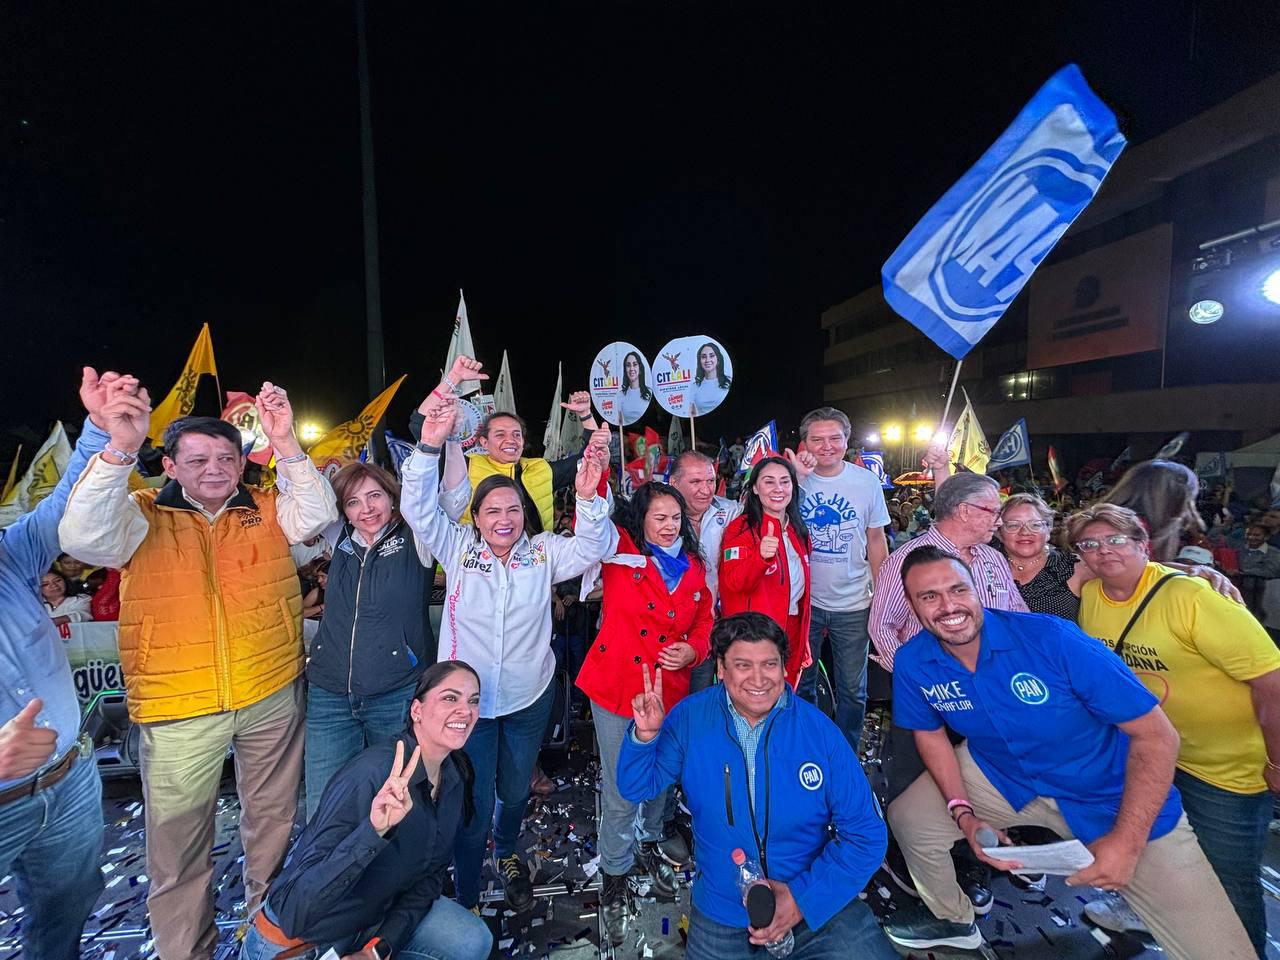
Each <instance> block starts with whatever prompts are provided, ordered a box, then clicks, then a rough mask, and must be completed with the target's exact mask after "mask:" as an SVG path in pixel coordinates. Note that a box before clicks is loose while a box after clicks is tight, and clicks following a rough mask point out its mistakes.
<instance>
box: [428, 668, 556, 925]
mask: <svg viewBox="0 0 1280 960" xmlns="http://www.w3.org/2000/svg"><path fill="white" fill-rule="evenodd" d="M555 698H556V684H555V682H554V680H553V681H552V682H551V683H548V684H547V688H546V689H545V690H543V691H542V694H541V695H540V696H539V697H538V699H537V700H535V701H533V703H531V704H529V706H527V707H525V708H524V709H523V710H517V711H516V712H515V713H509V714H507V715H506V716H505V717H494V718H493V719H488V720H486V719H481V720H480V721H479V722H478V723H477V724H476V727H475V729H474V730H473V731H471V736H470V738H469V739H468V740H467V746H466V751H467V756H469V757H470V758H471V765H472V766H473V767H475V771H476V783H475V800H476V815H475V816H474V817H473V818H472V819H471V823H470V824H467V825H464V826H462V827H460V828H459V829H458V839H457V840H456V841H455V842H454V846H453V867H454V882H455V883H456V885H457V889H458V902H459V903H460V904H462V905H463V906H464V907H467V908H468V909H470V908H471V907H474V906H475V905H476V904H478V903H479V902H480V870H481V867H482V866H483V864H484V854H485V849H486V847H487V846H488V837H489V825H490V824H492V825H493V858H494V860H498V859H500V858H502V857H507V856H510V855H511V854H512V853H513V852H515V849H516V841H517V840H518V839H520V824H521V823H522V822H523V821H524V811H525V807H527V806H528V804H529V778H530V777H531V776H532V775H533V765H534V764H535V763H536V762H537V760H538V751H539V750H540V749H541V747H542V738H543V735H544V734H545V733H546V729H547V718H548V717H549V716H550V715H551V705H552V703H554V702H555ZM495 813H496V816H495Z"/></svg>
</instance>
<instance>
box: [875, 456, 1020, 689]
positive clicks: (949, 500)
mask: <svg viewBox="0 0 1280 960" xmlns="http://www.w3.org/2000/svg"><path fill="white" fill-rule="evenodd" d="M933 513H934V522H933V526H931V527H930V528H929V529H928V530H927V531H926V532H925V533H923V534H921V535H920V536H918V537H916V538H915V539H914V540H908V541H907V542H906V543H904V544H903V545H902V546H901V547H899V548H898V549H896V550H894V551H893V553H891V554H889V557H888V559H887V560H885V562H884V566H883V567H882V568H881V570H880V579H879V582H878V585H877V586H878V589H877V590H876V593H875V596H874V597H872V598H871V627H870V632H871V642H872V644H874V645H875V648H876V653H877V654H878V657H877V658H876V659H877V660H878V662H879V663H880V664H881V665H882V666H883V667H884V668H885V669H886V670H890V671H891V670H893V655H894V653H896V652H897V649H898V648H899V647H900V646H902V645H903V644H904V643H906V642H907V641H908V640H910V639H911V638H912V637H914V636H915V635H916V634H917V633H919V632H920V621H919V620H918V619H916V615H915V613H914V612H913V611H912V609H911V604H910V602H909V601H908V600H907V595H906V593H905V592H904V591H903V589H902V578H901V576H900V575H899V571H900V570H901V569H902V561H903V560H905V559H906V558H907V555H908V554H909V553H911V551H913V550H918V549H920V548H921V547H923V546H925V545H926V544H928V545H931V546H935V547H938V548H939V549H941V550H945V551H946V552H947V553H953V554H955V555H956V556H957V557H959V558H960V559H961V560H963V561H964V563H965V565H966V566H967V567H968V568H969V572H970V573H971V574H972V575H973V582H974V583H975V584H977V587H978V592H979V594H980V595H981V599H982V605H983V606H984V607H988V608H990V609H992V610H1011V611H1014V612H1017V613H1027V612H1028V611H1027V605H1026V603H1025V602H1024V601H1023V599H1022V594H1020V593H1019V592H1018V585H1017V582H1016V581H1015V580H1014V578H1013V571H1012V570H1010V569H1009V561H1008V560H1006V559H1005V557H1004V554H1002V553H1001V552H1000V551H999V550H997V549H995V547H992V546H991V545H990V544H991V538H992V536H993V535H994V534H995V532H996V529H997V528H998V527H999V526H1000V486H999V484H997V483H996V482H995V480H993V479H992V478H991V477H988V476H984V475H983V474H981V473H958V474H956V475H955V476H954V477H948V478H947V481H946V482H945V483H943V484H942V486H940V487H939V488H938V492H937V494H936V495H935V496H934V498H933Z"/></svg>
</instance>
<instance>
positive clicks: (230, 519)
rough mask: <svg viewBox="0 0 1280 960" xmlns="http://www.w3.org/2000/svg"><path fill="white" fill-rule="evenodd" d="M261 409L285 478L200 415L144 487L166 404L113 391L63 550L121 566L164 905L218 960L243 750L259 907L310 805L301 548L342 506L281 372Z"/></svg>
mask: <svg viewBox="0 0 1280 960" xmlns="http://www.w3.org/2000/svg"><path fill="white" fill-rule="evenodd" d="M257 407H258V412H259V415H260V417H261V422H262V428H263V431H264V432H265V433H266V435H267V437H268V438H269V439H270V441H271V443H272V446H273V447H274V448H275V455H276V465H277V468H278V470H279V480H278V483H277V486H276V488H275V489H272V490H260V489H256V488H251V487H247V486H245V485H244V484H243V483H242V482H241V474H242V472H243V470H244V463H245V459H244V456H243V453H242V451H241V447H240V434H239V431H237V430H236V428H235V427H233V426H232V425H231V424H229V423H226V422H224V421H222V420H216V419H214V418H212V417H184V418H182V419H180V420H176V421H174V422H173V423H172V424H170V425H169V427H168V429H167V430H166V431H165V437H164V446H165V452H166V456H165V458H164V469H165V473H166V474H167V475H168V477H169V482H168V483H167V484H165V486H164V487H163V488H161V489H159V490H155V489H147V490H139V491H137V492H136V493H134V494H130V493H129V490H128V476H129V473H130V471H132V469H133V465H134V463H135V461H136V459H137V455H138V450H139V448H140V447H141V446H142V442H143V440H144V439H145V438H146V435H147V428H148V425H149V423H150V413H151V406H150V401H149V398H148V397H147V393H146V390H145V389H139V388H138V387H137V386H136V384H134V385H132V386H129V385H122V386H115V387H114V388H109V390H108V400H107V403H106V405H105V407H104V413H103V416H104V419H105V421H106V427H107V432H108V433H109V434H110V438H111V439H110V441H109V442H108V444H107V446H106V448H105V449H104V450H103V451H102V453H100V454H98V455H97V456H95V457H93V458H92V459H91V460H90V462H89V464H88V466H87V467H86V468H85V471H84V473H83V475H82V476H81V478H80V481H79V483H77V484H76V486H75V488H74V489H73V490H72V492H71V497H70V499H69V501H68V503H67V510H66V512H65V514H64V515H63V519H62V523H61V525H60V526H59V535H60V537H61V541H62V545H63V549H65V550H68V551H70V552H71V553H72V554H73V555H74V556H76V557H79V558H81V559H83V560H86V561H87V562H92V563H96V564H103V565H105V566H109V567H112V568H116V569H119V570H120V574H121V580H120V660H121V664H122V665H123V667H124V673H125V685H126V691H127V693H128V705H129V716H130V719H131V720H133V721H134V722H135V723H137V724H138V725H139V726H140V728H141V747H142V750H141V766H142V789H143V797H144V800H145V813H146V840H147V873H148V874H150V876H151V887H150V893H149V895H148V897H147V906H148V909H149V911H150V913H151V927H152V931H153V933H154V934H155V942H156V950H157V952H158V953H159V955H160V957H161V958H162V960H210V958H212V956H213V952H214V947H215V946H216V943H217V939H218V930H217V926H216V925H215V923H214V909H213V897H212V891H211V889H210V880H211V878H212V873H213V870H212V860H211V858H210V849H211V848H212V845H213V836H214V811H215V808H216V805H217V799H218V782H219V780H220V779H221V775H222V763H223V760H224V759H225V757H226V754H227V750H228V748H229V747H234V748H235V762H236V785H237V789H238V791H239V794H240V805H241V811H242V812H241V818H240V835H241V838H242V840H243V842H244V852H245V857H244V883H245V893H246V896H247V899H248V907H249V909H250V910H253V909H254V908H256V907H257V905H258V902H259V901H260V900H261V898H262V896H263V894H264V893H265V891H266V888H267V883H268V882H269V881H270V880H271V877H272V876H273V875H274V874H275V872H276V870H277V869H278V868H279V866H280V863H281V861H282V860H283V859H284V854H285V850H286V848H287V845H288V841H289V833H290V829H291V828H292V826H293V821H294V817H295V814H296V812H297V802H298V782H299V776H300V774H301V771H302V746H303V729H304V725H303V722H302V711H301V693H300V687H301V684H300V681H299V679H298V677H299V674H300V673H301V670H302V664H303V652H302V628H301V613H302V597H301V594H300V590H299V584H298V576H297V571H296V569H295V567H294V563H293V560H292V558H291V557H290V555H289V545H290V544H291V543H301V542H302V541H304V540H307V539H309V538H310V537H313V536H315V534H317V533H319V532H320V531H321V530H323V529H324V528H325V527H326V526H327V525H328V524H330V523H332V522H333V521H334V520H336V519H337V516H338V513H337V504H336V502H335V499H334V495H333V491H332V489H331V488H330V487H329V483H328V481H326V480H325V479H324V477H322V476H321V475H320V473H319V472H318V471H317V470H316V468H315V466H314V465H313V464H312V463H311V461H310V460H309V459H308V458H307V455H306V454H305V453H303V452H302V448H301V447H300V446H299V445H298V441H297V439H295V437H294V435H293V410H292V408H291V406H290V404H289V399H288V397H287V395H286V394H285V392H284V390H282V389H281V388H279V387H276V386H273V385H272V384H270V383H264V384H263V385H262V392H261V393H259V394H258V397H257Z"/></svg>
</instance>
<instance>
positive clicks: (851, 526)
mask: <svg viewBox="0 0 1280 960" xmlns="http://www.w3.org/2000/svg"><path fill="white" fill-rule="evenodd" d="M800 516H801V517H802V518H803V519H804V523H805V526H806V527H808V528H809V536H810V537H811V538H812V540H813V553H814V559H815V560H817V561H818V562H819V563H822V562H824V560H823V555H825V556H826V557H830V558H834V557H839V558H841V559H842V560H843V559H846V558H848V556H849V545H850V544H851V543H853V541H854V539H855V538H856V537H857V535H858V510H857V508H856V507H854V505H853V504H852V503H850V502H849V500H848V499H847V498H846V497H844V496H842V495H841V494H838V493H836V494H827V493H826V492H824V491H821V490H819V491H817V492H816V493H811V494H809V496H807V497H805V498H804V500H802V501H801V503H800ZM825 562H828V563H829V562H831V561H830V560H827V561H825Z"/></svg>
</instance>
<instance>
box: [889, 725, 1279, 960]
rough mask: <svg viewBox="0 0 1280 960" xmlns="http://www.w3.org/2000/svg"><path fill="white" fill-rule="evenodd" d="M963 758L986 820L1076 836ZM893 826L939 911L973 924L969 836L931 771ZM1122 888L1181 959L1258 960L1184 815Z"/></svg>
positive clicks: (960, 750)
mask: <svg viewBox="0 0 1280 960" xmlns="http://www.w3.org/2000/svg"><path fill="white" fill-rule="evenodd" d="M956 759H957V760H958V761H959V762H960V773H961V774H962V776H963V777H964V785H965V790H966V792H967V793H968V796H969V800H970V802H971V803H972V804H973V809H974V812H975V813H976V814H977V816H978V817H979V818H980V819H982V820H985V821H986V822H987V823H989V824H991V825H992V826H993V827H995V828H996V829H998V830H1003V829H1005V828H1007V827H1012V826H1018V825H1033V824H1034V825H1036V826H1041V827H1047V828H1048V829H1050V830H1052V831H1054V833H1057V834H1059V835H1060V836H1061V837H1062V838H1063V839H1070V838H1071V836H1072V833H1071V828H1070V827H1068V826H1067V823H1066V821H1065V820H1064V819H1063V818H1062V814H1061V813H1060V812H1059V810H1058V805H1057V803H1055V802H1054V801H1053V800H1050V799H1046V798H1044V797H1039V798H1037V799H1035V800H1032V801H1031V803H1029V804H1027V806H1025V807H1024V808H1023V809H1022V810H1020V811H1015V810H1014V809H1013V808H1012V807H1011V806H1009V803H1008V801H1006V800H1005V799H1004V797H1002V796H1001V795H1000V793H999V791H997V790H996V788H995V787H993V786H992V785H991V781H989V780H988V779H987V778H986V775H985V774H983V772H982V771H981V770H980V769H979V768H978V765H977V764H976V763H974V761H973V758H972V757H970V756H969V750H968V748H967V747H966V746H959V747H957V748H956ZM889 825H890V827H891V828H892V829H893V835H894V836H895V837H896V838H897V840H898V845H899V846H900V847H901V848H902V852H903V855H904V856H905V857H906V860H907V867H908V869H910V871H911V879H912V880H914V881H915V885H916V890H917V891H918V892H919V893H920V896H921V898H922V899H923V900H924V902H925V905H926V906H927V907H928V908H929V910H930V911H932V913H933V915H934V916H935V917H938V918H939V919H941V920H950V921H953V922H955V923H971V922H972V921H973V904H972V903H970V902H969V898H968V897H966V896H965V894H964V891H963V890H961V889H960V884H959V883H957V882H956V874H955V868H954V866H953V865H952V862H951V846H952V844H954V843H955V842H956V841H957V840H961V839H963V836H964V835H963V834H962V833H961V832H960V830H959V828H958V827H956V825H955V823H954V822H953V821H952V819H951V815H950V814H948V813H947V803H946V801H945V800H944V799H943V797H942V794H941V793H940V792H939V791H938V787H937V785H936V784H935V783H934V782H933V778H932V777H931V776H929V774H927V773H925V774H923V775H921V776H920V777H919V778H918V779H917V780H916V781H915V782H914V783H913V784H912V785H911V786H910V787H908V788H907V789H906V790H905V791H904V792H903V793H902V795H901V796H899V797H898V799H896V800H894V801H893V803H892V804H890V805H889ZM1123 893H1124V895H1125V899H1127V900H1128V901H1129V905H1130V906H1131V907H1133V910H1134V912H1135V913H1136V914H1138V916H1140V917H1141V918H1142V919H1143V920H1144V921H1145V922H1146V924H1147V926H1148V927H1149V928H1150V929H1151V932H1152V934H1153V935H1154V936H1155V938H1156V940H1157V941H1159V943H1160V945H1161V946H1162V947H1164V949H1165V951H1166V952H1167V953H1168V954H1169V956H1170V957H1173V958H1174V960H1209V958H1212V960H1237V958H1238V960H1251V958H1253V957H1255V956H1256V954H1255V953H1254V951H1253V947H1252V946H1251V945H1250V943H1249V938H1248V937H1247V936H1246V935H1245V932H1244V927H1243V926H1241V925H1240V920H1239V918H1238V917H1237V916H1236V913H1235V910H1233V909H1232V908H1231V904H1230V903H1229V902H1228V900H1227V895H1226V893H1225V892H1224V891H1223V889H1222V884H1221V883H1219V882H1218V878H1217V876H1216V875H1215V874H1214V872H1213V868H1212V867H1210V866H1209V861H1208V860H1206V859H1205V857H1204V853H1203V852H1202V851H1201V849H1200V844H1199V843H1198V842H1197V841H1196V836H1195V834H1194V833H1193V832H1192V830H1191V826H1190V825H1189V824H1188V823H1187V818H1186V817H1185V816H1183V817H1182V819H1181V820H1179V821H1178V825H1177V826H1176V827H1175V828H1174V829H1173V830H1171V831H1170V832H1169V833H1166V834H1165V835H1164V836H1163V837H1161V838H1160V839H1159V840H1153V841H1151V842H1150V843H1148V844H1147V846H1146V849H1145V850H1143V852H1142V856H1141V857H1140V858H1139V859H1138V866H1137V869H1136V871H1135V872H1134V875H1133V880H1132V881H1130V883H1129V885H1128V886H1127V887H1125V888H1124V891H1123Z"/></svg>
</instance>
